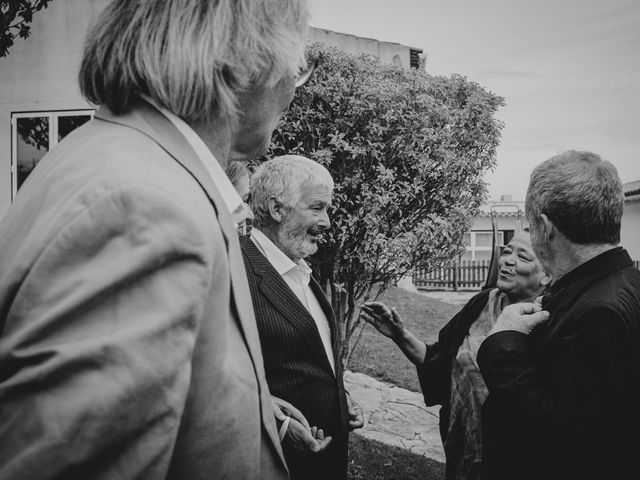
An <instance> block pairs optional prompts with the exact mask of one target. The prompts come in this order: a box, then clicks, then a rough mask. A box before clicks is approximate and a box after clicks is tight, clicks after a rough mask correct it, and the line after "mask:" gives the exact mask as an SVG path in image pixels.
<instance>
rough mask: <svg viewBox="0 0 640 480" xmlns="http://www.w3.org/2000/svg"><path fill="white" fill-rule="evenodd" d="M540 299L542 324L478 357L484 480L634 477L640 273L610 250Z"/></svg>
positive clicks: (486, 346)
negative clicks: (483, 393)
mask: <svg viewBox="0 0 640 480" xmlns="http://www.w3.org/2000/svg"><path fill="white" fill-rule="evenodd" d="M545 297H546V298H545V302H544V306H545V309H547V310H548V311H549V312H550V313H551V317H550V319H549V321H548V322H546V323H544V324H542V325H539V326H538V327H536V328H535V329H534V331H533V332H532V333H531V334H530V335H529V336H526V335H524V334H521V333H518V332H515V331H505V332H499V333H497V334H494V335H491V336H489V337H488V338H487V339H486V340H485V341H484V342H483V344H482V346H481V347H480V350H479V352H478V363H479V365H480V370H481V372H482V374H483V376H484V379H485V382H486V383H487V386H488V388H489V396H488V398H487V400H486V402H485V404H484V406H483V412H482V415H483V416H482V419H483V440H484V474H485V475H484V478H487V479H491V480H495V479H515V478H517V479H545V480H547V479H556V478H557V479H563V480H570V479H581V480H584V479H594V480H595V479H619V478H640V473H639V472H640V463H638V461H637V460H636V459H635V456H634V455H636V452H637V451H638V448H639V447H640V442H639V441H638V438H639V437H638V435H639V434H640V415H639V413H638V412H639V411H640V271H638V269H637V268H635V267H634V266H633V263H632V261H631V259H630V257H629V255H628V254H627V252H626V251H625V250H624V249H622V248H619V247H618V248H614V249H612V250H609V251H607V252H605V253H602V254H601V255H598V256H597V257H595V258H593V259H591V260H589V261H588V262H585V263H584V264H582V265H580V266H579V267H577V268H576V269H574V270H572V271H571V272H569V273H568V274H566V275H565V276H564V277H562V278H561V279H560V280H559V281H558V282H556V283H555V284H554V285H553V286H552V288H551V289H550V291H549V292H547V295H545Z"/></svg>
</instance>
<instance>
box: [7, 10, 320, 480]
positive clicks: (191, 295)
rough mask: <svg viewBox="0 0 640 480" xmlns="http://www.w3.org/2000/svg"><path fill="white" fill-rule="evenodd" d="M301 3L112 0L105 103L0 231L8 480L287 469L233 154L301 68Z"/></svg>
mask: <svg viewBox="0 0 640 480" xmlns="http://www.w3.org/2000/svg"><path fill="white" fill-rule="evenodd" d="M307 20H308V11H307V5H306V2H305V1H302V0H278V1H275V0H238V1H228V0H220V1H204V0H148V1H144V2H142V1H130V0H115V1H112V2H111V3H110V4H109V5H107V6H106V7H105V9H104V10H103V12H102V14H101V15H100V17H99V18H98V19H97V22H96V23H95V26H94V27H93V29H92V30H91V31H90V33H89V35H88V39H87V43H86V46H85V49H84V54H83V59H82V67H81V71H80V87H81V90H82V92H83V93H84V95H85V96H86V98H87V99H88V100H90V101H91V102H93V103H95V104H98V105H100V108H99V110H98V112H97V113H96V115H95V118H94V119H93V120H92V121H91V122H89V123H87V124H86V125H84V126H82V127H81V128H79V129H78V130H77V131H75V132H73V133H72V134H71V135H69V136H68V137H66V138H65V139H64V141H62V142H61V143H60V144H59V145H58V146H57V147H56V148H55V149H53V150H52V151H51V152H50V153H49V154H48V155H47V156H45V157H44V159H43V160H42V161H41V162H40V164H39V165H38V166H37V167H36V168H35V169H34V171H33V173H32V174H31V175H30V177H29V178H28V179H27V181H26V182H25V184H24V186H23V187H22V189H21V190H20V192H19V194H18V196H17V199H16V201H15V202H14V203H13V205H12V206H11V207H10V209H9V210H8V212H7V214H6V215H5V217H4V218H3V221H2V223H1V224H0V244H1V245H2V249H0V312H1V314H0V439H1V440H0V478H1V479H2V480H20V479H28V480H36V479H45V478H70V479H71V478H73V479H76V478H82V479H88V478H91V479H134V478H135V479H152V480H153V479H158V480H160V479H167V478H175V479H181V480H191V479H205V478H206V479H216V478H220V479H221V478H225V479H258V478H261V479H285V478H287V469H286V465H285V462H284V458H283V455H282V450H281V446H280V442H279V439H278V434H277V430H276V425H275V422H274V417H273V409H272V402H271V397H270V395H269V391H268V387H267V384H266V380H265V376H264V366H263V361H262V357H261V351H260V344H259V337H258V332H257V329H256V324H255V318H254V314H253V310H252V308H251V300H250V294H249V289H248V285H247V279H246V274H245V272H244V266H243V262H242V257H241V252H240V246H239V243H238V235H237V233H236V231H235V228H234V226H235V223H234V220H235V221H236V222H237V221H238V219H234V220H232V217H231V213H230V212H233V211H241V210H242V209H238V208H237V207H238V206H239V205H241V203H242V202H241V199H240V198H239V197H238V195H237V193H236V192H235V191H234V189H233V186H232V185H231V183H230V182H229V181H228V180H227V178H226V176H225V174H224V167H225V165H226V163H227V162H228V161H229V160H242V161H247V160H250V159H253V158H256V157H258V156H260V155H262V154H263V153H264V152H265V150H266V147H267V145H268V143H269V140H270V136H271V133H272V131H273V129H274V128H275V125H276V123H277V121H278V119H279V117H280V115H281V113H282V111H283V110H285V109H286V108H287V107H288V105H289V103H290V102H291V99H292V96H293V94H294V90H295V87H296V86H297V84H298V83H300V78H301V76H300V73H301V69H302V68H304V67H305V66H306V63H305V58H304V45H305V38H306V31H307Z"/></svg>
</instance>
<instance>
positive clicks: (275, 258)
mask: <svg viewBox="0 0 640 480" xmlns="http://www.w3.org/2000/svg"><path fill="white" fill-rule="evenodd" d="M251 240H252V241H253V243H254V244H255V245H256V247H257V248H258V250H260V253H262V254H263V255H264V256H265V257H266V258H267V260H269V263H270V264H271V265H272V266H273V268H275V269H276V271H277V272H278V273H279V274H280V275H281V276H282V278H283V279H284V281H285V282H286V283H287V285H289V287H290V288H291V290H293V293H295V295H296V297H298V299H299V300H300V302H301V303H302V305H304V306H305V307H306V308H307V310H308V311H309V313H310V314H311V316H312V317H313V320H314V322H315V323H316V327H317V328H318V333H319V334H320V339H321V340H322V345H323V346H324V351H325V352H326V354H327V358H328V359H329V363H330V364H331V368H332V369H333V372H334V373H335V371H336V367H335V361H334V359H333V347H332V346H331V328H330V326H329V321H328V320H327V316H326V315H325V314H324V311H323V310H322V307H321V306H320V303H319V302H318V299H317V298H316V296H315V295H314V294H313V291H312V290H311V287H310V286H309V282H310V280H311V268H309V265H307V262H305V261H304V260H302V259H301V260H300V261H299V262H298V263H295V262H294V261H293V260H291V259H290V258H289V257H287V256H286V255H285V254H284V253H283V252H282V250H280V249H279V248H278V247H277V246H276V245H275V244H274V243H273V242H272V241H271V240H269V238H268V237H267V236H266V235H265V234H264V233H262V232H261V231H260V230H258V229H257V228H255V227H254V228H253V229H251Z"/></svg>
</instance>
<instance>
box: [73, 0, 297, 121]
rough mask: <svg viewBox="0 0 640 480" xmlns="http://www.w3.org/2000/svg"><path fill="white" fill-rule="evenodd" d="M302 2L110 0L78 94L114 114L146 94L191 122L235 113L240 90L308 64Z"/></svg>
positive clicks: (87, 50) (93, 32)
mask: <svg viewBox="0 0 640 480" xmlns="http://www.w3.org/2000/svg"><path fill="white" fill-rule="evenodd" d="M308 18H309V11H308V6H307V1H306V0H145V1H141V0H113V1H112V2H111V3H110V4H109V5H108V6H107V7H106V8H105V9H104V10H103V11H102V13H101V14H100V15H99V16H98V18H97V19H96V21H95V23H94V25H93V27H92V29H90V30H89V34H88V36H87V41H86V44H85V47H84V54H83V59H82V65H81V68H80V74H79V81H80V89H81V91H82V93H83V95H84V96H85V97H86V98H87V99H88V100H89V101H91V102H93V103H95V104H99V105H102V104H105V105H107V106H108V107H109V108H110V109H111V110H112V111H113V112H114V113H116V114H119V113H124V112H126V111H128V110H129V109H130V107H131V105H132V103H133V102H134V101H135V100H136V98H137V97H138V96H139V95H140V94H145V95H148V96H150V97H151V98H152V99H153V100H154V101H155V102H156V103H158V104H159V105H161V106H163V107H165V108H167V109H168V110H169V111H171V112H172V113H174V114H176V115H177V116H178V117H180V118H182V119H183V120H185V121H186V122H187V123H189V124H193V123H196V122H207V123H208V122H210V121H212V120H213V119H215V118H227V119H229V120H231V121H234V120H236V119H237V113H238V112H237V108H238V95H239V94H240V93H242V92H244V91H247V90H249V89H250V88H252V87H256V86H260V85H267V86H273V85H275V84H276V83H277V82H278V81H280V80H281V79H282V78H284V77H285V76H286V75H291V76H293V75H295V74H296V73H297V72H298V70H299V68H300V67H302V66H304V65H305V56H304V48H305V39H306V34H307V28H308V27H307V23H308Z"/></svg>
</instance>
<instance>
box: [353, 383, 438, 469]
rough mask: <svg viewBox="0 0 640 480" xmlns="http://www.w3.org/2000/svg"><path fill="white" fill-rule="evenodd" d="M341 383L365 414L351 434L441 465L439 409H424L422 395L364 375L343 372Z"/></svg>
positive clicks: (425, 407)
mask: <svg viewBox="0 0 640 480" xmlns="http://www.w3.org/2000/svg"><path fill="white" fill-rule="evenodd" d="M344 383H345V387H346V389H347V390H348V391H349V393H350V394H351V396H352V397H353V398H354V400H355V401H356V402H358V404H359V405H360V406H361V407H362V410H363V411H364V416H365V422H366V423H365V426H364V428H362V429H360V430H356V431H355V432H354V433H356V434H358V435H362V436H363V437H365V438H368V439H372V440H377V441H379V442H384V443H387V444H389V445H393V446H396V447H401V448H406V449H408V450H410V451H411V452H413V453H416V454H419V455H424V456H426V457H428V458H431V459H434V460H437V461H439V462H444V450H443V448H442V441H441V440H440V432H439V430H438V421H439V416H438V411H439V409H440V407H439V406H438V407H427V406H425V404H424V400H423V398H422V395H421V394H419V393H415V392H411V391H409V390H405V389H404V388H400V387H396V386H395V385H390V384H387V383H383V382H380V381H378V380H376V379H374V378H371V377H369V376H368V375H365V374H363V373H356V372H351V371H347V372H345V376H344Z"/></svg>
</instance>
